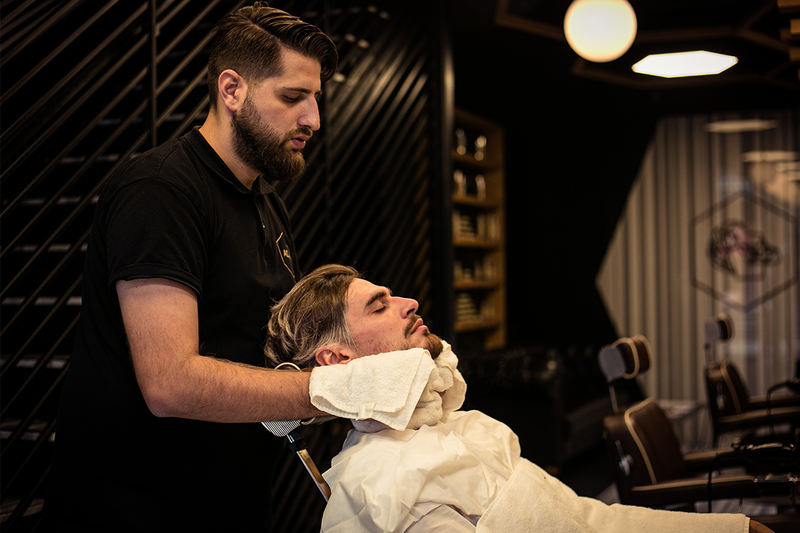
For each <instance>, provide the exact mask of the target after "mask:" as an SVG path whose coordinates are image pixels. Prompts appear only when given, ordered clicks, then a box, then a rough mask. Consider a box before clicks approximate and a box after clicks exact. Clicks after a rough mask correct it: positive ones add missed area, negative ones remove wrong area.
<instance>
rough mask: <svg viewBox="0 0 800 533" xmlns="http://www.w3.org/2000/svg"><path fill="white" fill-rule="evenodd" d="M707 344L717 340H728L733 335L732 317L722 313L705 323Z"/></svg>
mask: <svg viewBox="0 0 800 533" xmlns="http://www.w3.org/2000/svg"><path fill="white" fill-rule="evenodd" d="M704 331H705V337H706V344H711V343H713V342H717V341H728V340H730V339H731V337H733V322H732V321H731V317H729V316H728V315H726V314H725V313H720V314H718V315H717V316H715V317H714V318H712V319H711V320H709V321H707V322H706V323H705V328H704Z"/></svg>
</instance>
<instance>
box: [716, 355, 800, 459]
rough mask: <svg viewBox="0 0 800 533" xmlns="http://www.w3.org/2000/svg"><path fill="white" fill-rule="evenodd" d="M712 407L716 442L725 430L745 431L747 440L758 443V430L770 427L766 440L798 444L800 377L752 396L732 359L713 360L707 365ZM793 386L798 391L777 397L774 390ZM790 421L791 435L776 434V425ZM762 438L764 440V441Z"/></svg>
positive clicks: (744, 439) (744, 440)
mask: <svg viewBox="0 0 800 533" xmlns="http://www.w3.org/2000/svg"><path fill="white" fill-rule="evenodd" d="M705 380H706V393H707V394H708V410H709V411H710V413H711V424H712V428H713V433H714V444H715V445H716V444H718V443H719V438H720V436H721V435H722V434H724V433H731V432H739V433H740V434H742V433H744V436H743V437H742V439H741V440H742V441H743V442H751V443H753V442H758V439H757V438H756V437H755V436H754V432H755V431H756V430H757V429H758V428H767V429H769V430H770V433H769V435H767V436H765V437H764V438H765V439H766V440H768V441H769V440H776V439H778V440H780V441H782V442H786V443H792V444H797V428H798V424H800V394H798V392H800V381H798V380H797V379H792V380H788V381H786V382H784V383H779V384H778V385H776V386H775V387H772V388H771V389H770V393H769V394H767V395H766V396H750V393H749V391H748V389H747V385H746V384H745V382H744V380H743V379H742V377H741V375H740V374H739V370H738V369H737V368H736V365H735V364H733V362H731V361H730V360H727V359H726V360H724V361H721V362H716V361H715V362H713V363H710V364H708V365H707V366H706V368H705ZM784 386H785V387H788V388H792V390H793V391H795V393H794V394H791V395H789V396H773V395H772V391H773V390H774V389H776V388H780V387H784ZM787 423H788V424H790V426H791V430H790V432H789V434H784V435H781V436H776V435H775V434H774V427H775V426H776V425H779V424H787ZM764 438H762V439H761V440H764Z"/></svg>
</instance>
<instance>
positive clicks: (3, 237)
mask: <svg viewBox="0 0 800 533" xmlns="http://www.w3.org/2000/svg"><path fill="white" fill-rule="evenodd" d="M244 3H246V2H242V1H233V0H157V1H156V0H151V1H149V2H148V1H146V0H139V1H137V0H124V1H122V0H91V1H90V0H35V1H33V0H26V1H23V0H16V1H15V0H3V1H2V2H1V3H0V70H1V71H2V74H1V75H0V203H1V205H0V278H1V280H2V288H1V289H0V323H1V325H0V328H1V329H0V356H1V357H0V363H1V366H0V369H1V370H0V371H1V372H2V374H0V380H1V381H0V394H1V395H2V396H1V398H0V399H1V400H2V402H1V404H2V412H1V413H0V454H1V455H0V461H1V463H0V470H2V480H1V481H0V487H1V489H2V493H1V494H0V505H2V509H1V511H0V529H3V530H4V531H9V532H13V531H30V530H33V528H34V527H35V524H36V523H37V521H38V512H39V509H40V507H41V501H42V497H43V488H44V484H45V483H46V478H47V469H48V465H49V456H50V453H51V447H52V441H53V439H54V438H55V436H56V435H57V423H56V422H57V421H56V420H55V406H56V402H57V397H58V392H59V387H60V384H61V382H62V381H63V379H64V376H65V375H66V373H67V372H68V369H69V357H70V350H71V347H72V341H73V334H74V331H75V326H76V324H77V321H78V319H79V311H80V303H81V302H80V284H81V275H82V272H81V270H82V263H83V256H84V251H85V242H86V239H87V237H88V232H89V227H90V224H91V219H92V216H93V212H94V203H95V201H96V198H97V194H98V190H99V189H100V187H102V185H103V183H104V181H105V180H106V178H107V177H108V176H109V175H110V174H111V173H112V172H113V171H114V169H115V168H116V167H117V166H118V165H119V164H120V162H121V161H123V160H124V159H125V158H128V157H130V156H132V155H135V154H137V153H141V152H142V151H144V150H146V149H148V148H150V147H151V146H153V145H155V144H160V143H162V142H164V141H165V140H167V139H168V138H171V137H174V136H178V135H181V134H182V133H184V132H185V131H187V130H188V129H190V128H191V127H193V126H195V125H199V124H201V123H202V122H203V120H204V118H205V113H206V107H207V100H206V88H205V63H206V51H205V50H206V45H207V41H208V34H209V30H210V29H211V26H212V25H213V23H214V22H215V21H216V20H218V19H219V18H220V17H221V16H222V15H223V14H224V13H225V12H227V11H230V10H231V9H233V8H235V7H238V6H239V5H242V4H244ZM415 3H416V2H402V1H398V2H392V1H388V0H387V1H380V0H376V1H374V2H360V1H343V0H324V1H323V0H318V1H315V0H307V1H303V0H298V1H294V2H292V1H275V2H272V3H271V4H272V5H274V6H275V7H280V8H283V9H286V10H288V11H290V12H293V13H295V14H298V15H301V16H303V18H305V19H306V20H309V21H311V22H313V23H315V24H317V25H318V26H320V27H321V28H323V29H325V30H326V31H327V32H328V33H329V35H331V36H332V37H333V39H334V41H335V42H336V44H337V46H338V47H339V51H340V56H341V58H340V60H341V63H340V64H341V68H340V72H339V74H337V77H336V78H335V80H333V81H331V82H329V83H328V84H326V86H325V88H324V91H325V92H324V97H323V98H324V100H323V102H322V106H321V111H322V122H323V128H322V130H321V131H320V132H319V133H318V134H316V135H315V136H314V138H313V139H312V142H311V143H310V144H309V147H308V148H307V150H306V154H307V160H308V162H309V171H308V172H307V174H306V176H304V177H303V178H301V179H300V180H298V181H296V182H294V183H291V184H288V185H282V189H281V192H282V195H283V197H284V199H285V200H286V202H287V205H288V206H289V209H290V212H291V217H292V223H293V226H294V230H295V235H296V237H297V241H298V244H299V249H298V253H299V256H300V257H299V262H300V265H301V267H302V268H303V269H304V270H305V271H309V270H310V269H312V268H313V267H316V266H318V265H321V264H324V263H327V262H341V263H347V264H352V265H354V266H356V267H357V268H359V269H361V270H362V271H365V272H366V273H367V274H368V275H369V277H370V279H372V280H374V281H376V282H378V283H382V284H386V285H389V286H390V287H392V288H393V289H394V290H395V292H396V293H397V294H404V295H414V296H415V297H416V298H417V299H418V300H420V303H421V306H422V310H423V312H424V313H425V314H426V315H428V316H430V317H431V318H432V321H433V322H435V321H436V317H439V316H444V315H442V312H443V308H444V307H445V303H444V302H441V301H440V299H439V298H438V297H437V296H436V294H435V293H434V291H433V289H432V287H434V286H436V283H437V281H439V280H437V279H436V277H437V275H438V274H437V272H438V271H439V270H440V269H439V268H438V267H435V266H434V265H436V264H437V262H436V261H437V254H438V253H439V251H438V250H437V249H438V248H439V247H438V246H437V245H436V244H435V243H436V242H437V240H436V239H437V235H438V234H437V232H440V231H441V230H439V229H437V228H439V227H440V226H439V224H440V221H439V220H438V218H437V217H440V216H441V212H442V209H441V207H437V206H440V205H441V204H440V202H441V201H442V200H441V198H440V197H439V194H440V192H439V188H440V187H439V185H440V183H441V177H440V176H442V175H444V174H443V169H442V164H443V163H442V158H441V157H440V156H439V155H437V154H441V153H442V151H441V149H440V146H441V144H440V143H441V142H442V139H441V133H440V132H441V131H442V124H441V122H440V117H437V116H436V115H435V114H434V113H433V112H432V109H435V108H438V106H437V105H436V102H437V100H438V98H439V97H440V95H441V85H440V80H439V79H437V77H438V76H439V74H438V72H440V71H441V70H440V63H439V59H438V58H437V57H436V56H437V52H436V46H435V44H436V41H437V39H439V38H440V36H439V35H438V34H437V31H436V29H435V28H434V22H433V21H432V19H434V18H436V17H430V15H428V16H425V17H421V16H419V14H418V13H414V12H413V11H412V10H413V6H414V4H415ZM153 26H155V27H156V28H157V32H155V35H156V37H155V38H154V37H153V35H154V33H153V32H151V28H152V27H153ZM151 65H155V68H152V67H151ZM441 322H442V323H443V322H444V320H441ZM98 423H102V421H98ZM346 429H347V426H346V424H342V423H329V424H326V425H324V426H322V427H317V428H314V429H313V430H311V431H308V434H307V435H306V440H307V441H308V443H309V444H310V449H311V450H312V454H313V455H315V458H316V460H317V461H318V462H319V463H320V467H321V468H325V467H326V466H327V463H329V461H330V456H331V455H332V454H333V453H335V452H336V450H338V447H339V446H340V444H341V441H342V439H343V437H344V433H345V431H346ZM265 482H267V481H266V480H265ZM315 490H316V489H314V488H313V486H311V485H310V483H309V479H308V477H307V476H306V474H305V472H304V471H302V470H301V469H300V467H299V466H298V463H297V460H296V458H294V457H292V456H289V455H287V457H286V461H285V462H284V465H283V467H282V468H281V470H280V471H279V472H278V475H277V476H276V498H275V501H274V507H275V509H276V511H277V514H278V520H279V524H278V527H277V528H276V529H277V530H278V531H315V530H318V527H319V517H320V515H321V511H322V508H323V505H322V503H323V502H322V498H321V496H319V495H318V494H316V493H315V492H314V491H315ZM89 504H90V503H88V502H87V505H89ZM232 513H235V511H232ZM232 517H233V515H232Z"/></svg>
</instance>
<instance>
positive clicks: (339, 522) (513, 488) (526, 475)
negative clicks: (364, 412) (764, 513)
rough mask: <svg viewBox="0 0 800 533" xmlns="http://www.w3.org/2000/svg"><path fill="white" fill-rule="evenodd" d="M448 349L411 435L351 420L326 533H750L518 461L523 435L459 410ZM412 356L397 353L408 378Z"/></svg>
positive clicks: (722, 517) (739, 521)
mask: <svg viewBox="0 0 800 533" xmlns="http://www.w3.org/2000/svg"><path fill="white" fill-rule="evenodd" d="M449 348H450V347H449V345H447V344H446V343H445V350H444V351H443V352H442V355H440V356H439V358H437V361H436V368H435V369H434V370H433V371H432V372H431V375H430V378H429V380H428V385H427V386H426V387H425V390H424V391H423V392H422V394H421V397H420V402H419V405H418V411H419V410H420V409H422V410H423V411H424V416H422V417H419V416H416V415H415V416H412V417H411V419H410V421H409V427H408V428H407V429H391V428H390V427H389V426H387V425H383V424H378V423H364V422H359V421H354V425H355V426H356V429H354V430H352V431H351V432H350V433H349V435H348V437H347V440H346V441H345V444H344V447H343V449H342V451H341V452H340V453H339V454H338V455H337V456H336V457H334V458H333V460H332V466H331V468H330V470H328V471H327V472H325V473H324V474H323V477H324V478H325V480H326V481H327V483H328V485H329V486H330V487H331V497H330V500H329V501H328V505H327V507H326V508H325V512H324V514H323V517H322V531H323V532H325V533H343V532H347V533H357V532H365V533H367V532H369V533H374V532H408V533H419V532H442V533H444V532H448V533H453V532H456V533H457V532H473V533H489V532H494V533H523V532H524V533H527V532H531V531H547V532H548V533H549V532H558V533H560V532H565V533H566V532H608V533H612V532H613V533H617V532H638V531H646V532H647V533H662V532H663V533H667V532H670V533H672V532H675V531H692V532H701V533H723V532H724V533H746V532H747V531H748V529H749V519H748V518H747V517H745V516H744V515H736V514H699V513H698V514H695V513H681V512H675V511H659V510H652V509H646V508H640V507H632V506H625V505H619V504H616V505H610V506H609V505H606V504H604V503H602V502H600V501H598V500H594V499H591V498H584V497H579V496H578V495H577V494H575V492H573V491H572V490H571V489H570V488H569V487H567V486H566V485H564V484H563V483H561V482H560V481H558V480H557V479H556V478H554V477H552V476H550V475H549V474H548V473H547V472H545V471H544V470H542V469H541V468H539V467H537V466H536V465H534V464H533V463H531V462H530V461H528V460H526V459H523V458H522V457H520V447H519V441H518V439H517V436H516V435H515V434H514V432H512V431H511V429H510V428H508V427H507V426H506V425H505V424H502V423H501V422H498V421H497V420H494V419H492V418H491V417H488V416H486V415H484V414H483V413H481V412H479V411H455V412H453V411H452V408H453V405H455V407H454V408H455V409H457V408H458V407H460V406H461V404H462V403H463V399H464V392H465V390H466V386H465V385H464V386H463V387H462V386H461V384H463V379H462V378H461V375H460V373H459V372H458V371H457V370H456V369H455V364H457V359H456V358H455V355H454V354H452V352H451V351H450V349H449ZM408 352H409V351H406V352H395V353H396V354H397V357H398V360H399V361H400V363H398V364H399V365H400V366H402V362H405V364H406V366H405V368H406V372H407V369H408V366H407V364H408V358H407V357H408ZM426 353H427V352H426ZM428 357H430V356H429V355H428ZM368 359H370V358H369V357H367V358H362V359H358V360H355V361H352V362H351V363H348V365H345V366H351V365H353V364H355V363H357V362H359V361H365V360H368ZM440 360H441V361H440ZM454 361H455V362H454ZM384 362H385V361H384ZM415 365H416V366H419V367H420V368H426V370H425V372H428V371H429V370H428V369H427V367H424V366H423V365H417V364H416V362H415ZM326 368H329V367H326ZM317 370H318V369H315V370H314V372H313V373H312V376H313V375H314V373H317ZM352 370H354V371H357V369H356V368H355V367H353V369H352ZM384 370H386V368H384ZM322 374H324V372H322V373H320V374H318V375H317V379H318V382H319V378H320V377H322ZM448 374H450V376H448ZM442 382H444V384H445V386H444V387H443V386H442ZM322 388H324V387H322ZM442 388H445V389H446V390H444V391H442V390H440V389H442ZM319 390H320V389H319V388H318V389H317V392H318V393H319ZM439 393H441V394H439ZM320 394H322V395H324V394H325V393H320ZM334 394H340V393H334ZM459 397H460V399H458V398H459ZM437 398H440V399H441V400H440V401H439V402H438V405H439V407H438V410H437V409H436V408H435V406H436V404H437V402H436V399H437ZM312 401H313V400H312ZM432 405H433V406H434V408H432V407H431V406H432ZM442 405H444V408H442ZM355 410H358V409H357V408H356V409H355ZM432 412H437V413H438V414H437V415H435V416H433V415H432V414H431V413H432ZM420 413H421V411H420V412H417V413H416V414H420ZM436 417H438V420H435V421H434V420H433V418H436ZM351 418H354V419H355V418H357V417H356V416H355V415H353V416H351ZM420 420H423V422H422V423H420V422H419V421H420Z"/></svg>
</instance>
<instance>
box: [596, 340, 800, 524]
mask: <svg viewBox="0 0 800 533" xmlns="http://www.w3.org/2000/svg"><path fill="white" fill-rule="evenodd" d="M651 359H652V353H651V350H650V346H649V344H648V343H647V339H646V338H644V337H643V336H636V337H631V338H627V337H623V338H622V339H619V340H618V341H617V342H615V343H614V344H613V345H611V346H607V347H605V348H603V349H602V350H601V351H600V353H599V354H598V362H599V364H600V368H601V370H602V371H603V373H604V374H605V375H606V378H607V380H608V382H609V392H610V393H611V395H612V403H614V404H616V400H615V393H614V384H615V382H617V381H618V380H627V379H633V378H635V377H636V376H637V375H639V374H641V373H642V372H644V371H646V370H648V369H649V368H650V366H651ZM603 437H604V440H605V443H606V450H607V453H608V458H609V462H610V464H611V466H612V469H613V471H614V479H615V482H616V486H617V491H618V493H619V499H620V502H621V503H623V504H628V505H641V506H645V507H652V508H665V507H670V508H685V509H689V508H691V509H693V505H692V504H693V503H694V502H697V501H708V500H710V499H728V498H736V499H738V498H756V497H760V496H763V495H765V494H769V493H772V492H773V491H774V492H775V493H776V494H780V495H784V494H788V492H789V491H790V490H791V488H792V487H791V486H789V485H779V484H776V485H765V484H763V483H759V480H758V478H757V477H756V476H753V475H749V474H744V475H718V476H711V475H709V472H711V471H713V470H717V469H720V468H724V467H728V466H740V465H742V464H746V463H748V462H750V461H752V460H755V459H754V458H753V456H754V455H755V454H756V453H757V452H759V451H760V450H738V451H737V450H733V449H732V448H726V449H712V450H705V451H700V452H695V453H689V454H684V453H683V452H682V451H681V444H680V441H679V439H678V437H677V435H676V434H675V430H674V429H673V427H672V423H671V422H670V421H669V419H668V418H667V416H666V414H665V413H664V411H663V409H661V408H660V407H659V406H658V404H657V403H656V402H655V401H654V400H653V399H652V398H647V399H645V400H643V401H641V402H639V403H636V404H635V405H632V406H629V407H626V408H622V409H617V410H616V412H614V413H612V414H610V415H608V416H606V417H605V418H604V420H603ZM748 451H751V452H752V453H751V455H749V456H748V453H747V452H748ZM767 451H770V450H767ZM775 452H776V454H784V455H787V454H788V455H789V457H788V459H789V460H793V459H795V458H796V456H795V455H793V450H791V451H790V452H787V451H786V450H784V449H782V448H781V449H780V450H775ZM784 466H785V465H784ZM784 471H785V470H784ZM698 476H699V477H698Z"/></svg>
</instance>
